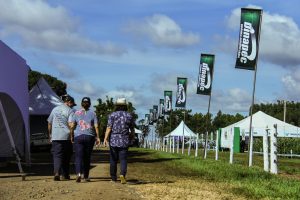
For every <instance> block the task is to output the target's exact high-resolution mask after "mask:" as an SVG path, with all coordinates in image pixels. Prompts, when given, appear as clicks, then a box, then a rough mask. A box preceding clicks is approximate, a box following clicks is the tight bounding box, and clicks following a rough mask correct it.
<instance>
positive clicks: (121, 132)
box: [104, 98, 134, 184]
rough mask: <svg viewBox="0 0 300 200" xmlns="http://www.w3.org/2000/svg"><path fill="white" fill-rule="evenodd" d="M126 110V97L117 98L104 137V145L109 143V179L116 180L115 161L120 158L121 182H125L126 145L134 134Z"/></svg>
mask: <svg viewBox="0 0 300 200" xmlns="http://www.w3.org/2000/svg"><path fill="white" fill-rule="evenodd" d="M127 110H128V108H127V102H126V99H125V98H119V99H117V101H116V104H115V111H114V112H113V113H111V114H110V115H109V117H108V123H107V128H106V132H105V138H104V145H105V146H108V145H109V149H110V176H111V180H112V181H113V182H115V181H117V163H118V160H120V167H121V170H120V171H121V172H120V181H121V183H122V184H125V183H126V178H125V177H126V173H127V154H128V147H129V144H130V140H131V139H132V138H133V136H134V119H133V116H132V115H131V114H130V113H129V112H127Z"/></svg>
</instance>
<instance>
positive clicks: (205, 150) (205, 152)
mask: <svg viewBox="0 0 300 200" xmlns="http://www.w3.org/2000/svg"><path fill="white" fill-rule="evenodd" d="M210 101H211V94H210V95H209V101H208V109H207V124H206V133H205V145H204V156H203V158H204V159H206V157H207V140H208V126H209V110H210Z"/></svg>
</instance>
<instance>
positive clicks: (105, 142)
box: [103, 139, 109, 147]
mask: <svg viewBox="0 0 300 200" xmlns="http://www.w3.org/2000/svg"><path fill="white" fill-rule="evenodd" d="M103 145H104V147H108V145H109V143H108V140H107V139H104V142H103Z"/></svg>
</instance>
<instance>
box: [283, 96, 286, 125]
mask: <svg viewBox="0 0 300 200" xmlns="http://www.w3.org/2000/svg"><path fill="white" fill-rule="evenodd" d="M285 116H286V101H285V100H283V121H284V122H285Z"/></svg>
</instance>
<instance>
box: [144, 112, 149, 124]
mask: <svg viewBox="0 0 300 200" xmlns="http://www.w3.org/2000/svg"><path fill="white" fill-rule="evenodd" d="M149 121H150V114H145V122H144V124H145V125H146V126H148V125H149Z"/></svg>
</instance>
